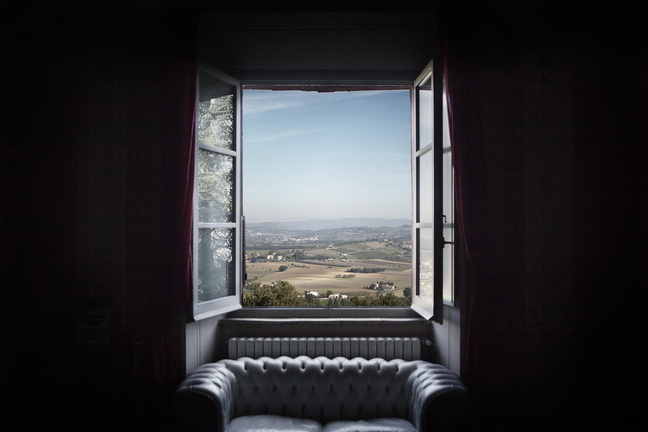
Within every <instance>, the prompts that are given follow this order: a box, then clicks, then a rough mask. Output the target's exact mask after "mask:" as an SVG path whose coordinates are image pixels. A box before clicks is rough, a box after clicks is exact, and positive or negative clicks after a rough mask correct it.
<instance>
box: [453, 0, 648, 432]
mask: <svg viewBox="0 0 648 432" xmlns="http://www.w3.org/2000/svg"><path fill="white" fill-rule="evenodd" d="M626 6H627V5H625V4H620V5H619V7H618V8H609V7H602V6H599V5H596V4H590V5H588V6H584V7H578V8H576V7H571V6H565V5H561V6H560V7H557V8H551V7H550V4H547V3H545V4H543V5H539V6H537V7H533V6H532V5H524V7H522V6H521V5H518V6H516V5H514V4H512V3H511V2H489V3H488V4H484V3H482V4H480V5H478V6H475V7H473V8H471V9H468V10H462V11H459V12H460V13H459V14H458V15H456V16H454V17H453V18H455V20H454V21H452V22H453V24H454V27H453V28H451V29H450V32H451V35H452V37H451V38H450V39H449V41H450V42H449V50H450V53H452V52H453V51H452V50H453V49H454V50H455V51H454V52H455V54H457V53H458V55H459V57H460V58H461V61H460V62H459V64H460V67H459V69H458V70H456V71H457V72H459V73H458V74H457V75H455V76H451V78H453V79H454V80H455V84H456V85H457V86H458V87H462V89H461V90H460V91H459V92H458V98H457V99H456V100H455V106H457V119H456V121H457V125H458V127H459V128H462V131H461V134H462V136H463V137H464V138H465V141H464V142H463V144H464V145H465V148H466V153H465V154H466V161H465V164H464V169H463V174H464V176H463V186H464V195H465V201H466V202H467V205H466V209H467V211H466V214H465V224H466V229H467V233H468V235H467V240H468V242H469V245H468V247H469V249H471V251H472V254H473V258H474V263H473V264H474V265H473V266H472V267H471V280H472V281H473V282H474V284H473V285H471V287H470V289H471V294H470V295H469V299H468V300H469V303H468V311H467V312H464V314H462V318H463V319H464V320H465V321H466V324H465V325H466V330H465V333H466V334H465V335H464V338H465V340H466V344H465V346H464V350H463V352H462V355H463V356H464V374H463V377H464V379H465V381H466V382H467V383H468V386H469V387H470V388H472V389H473V396H474V400H475V403H476V411H477V412H476V422H477V426H478V427H483V428H485V429H488V430H490V428H495V429H497V428H502V429H509V428H510V429H515V428H516V426H515V425H517V424H520V423H522V424H525V425H527V427H526V428H525V429H526V430H528V429H532V430H540V429H545V428H551V429H552V430H556V429H558V430H570V429H573V428H578V427H583V426H585V425H587V426H594V425H596V426H597V427H610V428H614V427H619V426H620V425H622V424H625V422H626V421H627V419H628V418H629V417H630V415H632V414H633V413H635V410H636V409H637V404H636V402H635V401H633V399H632V397H626V395H627V392H626V391H625V388H626V385H627V384H628V380H629V381H634V380H639V379H640V378H641V375H640V374H639V372H638V371H639V369H638V368H637V366H638V363H636V362H635V360H634V359H635V354H634V352H633V351H634V346H635V344H636V342H637V341H638V339H637V337H638V336H637V335H638V334H639V333H638V325H639V324H640V323H641V321H642V319H641V318H640V316H641V314H642V311H643V310H644V309H643V308H644V307H645V294H644V293H643V291H642V290H638V289H637V287H638V286H639V284H641V283H642V282H641V281H642V280H643V277H644V274H645V273H644V270H643V267H642V263H643V262H645V245H644V243H645V234H646V232H645V220H646V214H645V210H643V204H642V203H641V200H642V199H641V198H639V197H641V196H644V195H645V192H646V175H645V172H646V171H645V169H646V165H645V162H646V160H645V156H646V151H645V148H644V146H645V139H646V134H645V132H646V130H645V126H644V123H645V115H646V111H645V109H646V108H645V107H646V72H647V70H646V63H645V60H644V58H645V47H644V46H643V44H642V42H641V41H642V40H645V38H640V36H641V35H640V34H639V32H640V29H641V26H640V25H639V24H638V23H637V22H635V21H634V19H633V17H634V13H635V12H636V11H633V9H632V8H626ZM467 11H469V12H468V13H466V12H467ZM458 82H461V84H459V83H458ZM471 242H472V243H471ZM612 364H613V365H618V366H619V367H621V368H623V370H624V371H625V373H624V376H625V378H623V379H606V378H605V376H607V373H606V372H604V370H605V369H606V366H605V365H612ZM613 367H616V366H613ZM486 425H488V426H486Z"/></svg>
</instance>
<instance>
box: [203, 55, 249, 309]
mask: <svg viewBox="0 0 648 432" xmlns="http://www.w3.org/2000/svg"><path fill="white" fill-rule="evenodd" d="M197 105H198V106H197V109H196V142H195V145H196V160H195V167H196V168H195V171H196V172H195V176H196V177H195V182H194V184H195V188H194V220H193V286H194V288H193V289H194V291H193V316H194V319H201V318H206V317H209V316H213V315H216V314H222V313H226V312H230V311H232V310H235V309H239V308H240V307H241V285H242V274H243V272H242V262H241V261H242V260H241V256H242V236H243V228H242V224H243V222H242V217H243V216H242V211H241V85H240V83H239V82H238V81H237V80H235V79H234V78H232V77H229V76H227V75H225V74H223V73H221V72H219V71H217V70H215V69H212V68H209V67H207V66H204V65H201V66H200V67H199V71H198V98H197Z"/></svg>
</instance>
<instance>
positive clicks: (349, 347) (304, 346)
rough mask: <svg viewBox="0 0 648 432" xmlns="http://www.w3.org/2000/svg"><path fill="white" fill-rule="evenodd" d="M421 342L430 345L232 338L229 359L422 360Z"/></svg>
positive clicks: (403, 340) (396, 340) (409, 340)
mask: <svg viewBox="0 0 648 432" xmlns="http://www.w3.org/2000/svg"><path fill="white" fill-rule="evenodd" d="M422 343H427V344H428V345H429V344H430V343H428V341H426V340H422V339H420V338H417V337H387V338H381V337H349V338H347V337H327V338H324V337H319V338H314V337H303V338H288V337H283V338H278V337H277V338H269V337H256V338H255V337H233V338H230V339H229V341H228V353H229V358H230V359H237V358H240V357H252V358H259V357H264V356H267V357H275V358H276V357H280V356H289V357H297V356H300V355H306V356H308V357H318V356H325V357H330V358H334V357H347V358H353V357H364V358H374V357H379V358H383V359H385V360H392V359H395V358H399V359H404V360H420V359H421V344H422Z"/></svg>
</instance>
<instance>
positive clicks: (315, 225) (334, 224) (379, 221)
mask: <svg viewBox="0 0 648 432" xmlns="http://www.w3.org/2000/svg"><path fill="white" fill-rule="evenodd" d="M411 224H412V221H411V220H410V219H384V218H346V219H336V220H307V221H294V222H260V223H248V224H247V225H248V227H255V226H261V227H266V228H272V227H275V228H280V229H285V230H294V231H297V230H311V231H317V230H323V229H335V228H353V227H370V228H379V227H388V228H398V227H400V226H403V225H411Z"/></svg>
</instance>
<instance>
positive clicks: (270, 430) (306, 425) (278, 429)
mask: <svg viewBox="0 0 648 432" xmlns="http://www.w3.org/2000/svg"><path fill="white" fill-rule="evenodd" d="M321 430H322V426H321V425H320V423H319V422H317V421H315V420H310V419H303V418H294V417H284V416H280V415H249V416H242V417H236V418H235V419H233V420H232V421H231V422H230V424H229V425H228V426H227V432H320V431H321Z"/></svg>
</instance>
